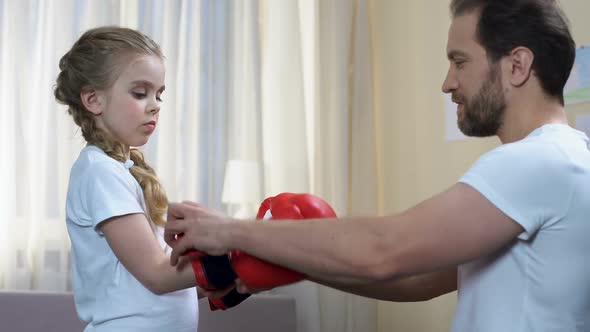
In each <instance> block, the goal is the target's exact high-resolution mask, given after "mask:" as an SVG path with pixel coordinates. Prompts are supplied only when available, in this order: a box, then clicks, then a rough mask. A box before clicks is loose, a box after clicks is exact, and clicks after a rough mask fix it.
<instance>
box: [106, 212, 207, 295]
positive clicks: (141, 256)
mask: <svg viewBox="0 0 590 332" xmlns="http://www.w3.org/2000/svg"><path fill="white" fill-rule="evenodd" d="M98 228H99V230H100V231H102V232H103V234H104V235H105V237H106V239H107V241H108V243H109V245H110V247H111V249H112V250H113V252H114V253H115V255H116V256H117V258H118V259H119V260H120V261H121V263H123V265H124V266H125V268H127V270H128V271H129V272H130V273H131V274H132V275H133V276H134V277H135V278H137V280H139V281H140V282H141V283H142V284H143V285H144V286H145V287H146V288H148V289H149V290H150V291H152V292H153V293H155V294H164V293H169V292H173V291H176V290H180V289H184V288H189V287H194V286H196V284H197V283H196V280H195V274H194V272H193V269H192V267H191V264H190V262H189V261H188V260H186V261H183V262H182V264H179V265H178V266H171V265H170V260H169V257H168V256H167V255H166V253H165V252H164V250H162V247H161V245H160V243H159V242H158V240H157V238H156V237H155V236H154V233H153V231H152V229H151V227H150V224H149V223H148V220H147V219H146V217H145V215H144V214H141V213H136V214H128V215H123V216H117V217H113V218H110V219H108V220H106V221H103V222H102V223H100V224H99V225H98ZM197 293H198V294H199V298H201V297H203V295H204V292H203V291H202V290H201V289H200V288H197Z"/></svg>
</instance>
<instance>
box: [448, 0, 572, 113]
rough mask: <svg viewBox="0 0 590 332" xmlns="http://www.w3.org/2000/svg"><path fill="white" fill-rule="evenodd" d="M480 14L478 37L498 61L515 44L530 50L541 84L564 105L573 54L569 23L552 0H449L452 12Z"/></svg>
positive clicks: (453, 14)
mask: <svg viewBox="0 0 590 332" xmlns="http://www.w3.org/2000/svg"><path fill="white" fill-rule="evenodd" d="M470 12H478V13H479V14H480V17H479V22H478V24H477V40H478V42H479V43H480V44H481V45H482V46H483V47H484V48H485V49H486V52H487V53H488V58H489V59H490V60H491V61H492V62H497V61H498V60H499V59H500V58H501V57H503V56H505V55H508V54H510V52H511V51H512V50H513V49H515V48H516V47H519V46H522V47H526V48H528V49H530V50H531V51H532V52H533V54H534V56H535V58H534V62H533V65H532V69H533V71H534V72H535V73H536V75H537V77H538V78H539V81H540V82H541V87H542V88H543V90H544V91H545V92H546V93H547V94H548V95H550V96H553V97H556V98H558V99H559V100H560V101H561V103H562V105H563V102H564V101H563V88H564V86H565V84H566V82H567V79H568V78H569V75H570V73H571V70H572V66H573V64H574V60H575V57H576V44H575V42H574V40H573V38H572V36H571V33H570V30H569V22H568V20H567V18H566V17H565V15H564V14H563V11H562V10H561V9H560V8H559V6H558V5H557V3H556V1H555V0H452V1H451V14H452V16H453V17H457V16H460V15H463V14H467V13H470Z"/></svg>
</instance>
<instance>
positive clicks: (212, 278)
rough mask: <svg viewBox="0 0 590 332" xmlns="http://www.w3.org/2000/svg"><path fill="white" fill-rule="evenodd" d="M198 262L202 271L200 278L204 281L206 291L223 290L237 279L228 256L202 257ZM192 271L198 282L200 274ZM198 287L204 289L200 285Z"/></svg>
mask: <svg viewBox="0 0 590 332" xmlns="http://www.w3.org/2000/svg"><path fill="white" fill-rule="evenodd" d="M199 261H200V265H201V269H202V276H204V279H206V285H207V286H208V287H207V288H208V289H224V288H226V287H229V286H231V285H232V284H233V283H234V281H235V280H236V279H237V277H238V276H237V275H236V273H235V272H234V269H233V268H232V265H231V262H230V260H229V256H228V255H222V256H203V257H201V258H200V260H199ZM193 269H194V266H193ZM194 270H195V276H196V277H197V281H199V280H198V279H199V273H200V272H198V271H197V269H194ZM201 278H202V277H201ZM201 281H204V280H201ZM200 286H201V287H203V288H205V287H204V285H202V284H200Z"/></svg>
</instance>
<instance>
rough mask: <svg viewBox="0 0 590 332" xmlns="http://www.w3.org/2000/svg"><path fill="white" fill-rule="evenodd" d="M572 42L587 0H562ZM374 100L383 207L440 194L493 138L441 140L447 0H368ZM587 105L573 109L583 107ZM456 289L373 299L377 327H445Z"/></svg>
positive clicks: (433, 330) (586, 27)
mask: <svg viewBox="0 0 590 332" xmlns="http://www.w3.org/2000/svg"><path fill="white" fill-rule="evenodd" d="M562 3H563V7H564V9H565V11H566V14H567V15H568V16H569V17H570V20H571V23H572V29H573V33H574V37H575V38H576V41H577V42H578V43H579V44H580V45H582V44H587V45H590V21H589V20H588V19H587V16H586V15H587V13H590V1H588V0H564V1H562ZM370 4H371V16H372V17H371V19H372V22H373V25H372V34H373V50H374V56H375V59H374V60H375V61H374V66H375V67H374V71H375V93H376V96H375V101H376V108H377V112H378V114H379V118H380V121H379V124H380V128H379V130H380V133H379V136H380V138H381V141H380V142H381V147H380V153H381V160H380V164H381V167H382V169H381V173H382V175H383V179H384V184H383V189H382V192H381V197H382V205H383V211H382V212H383V213H386V214H388V213H395V212H398V211H400V210H402V209H405V208H408V207H410V206H412V205H414V204H416V203H418V202H419V201H421V200H423V199H426V198H428V197H429V196H431V195H433V194H435V193H438V192H440V191H442V190H444V189H446V188H447V187H449V186H450V185H452V184H453V183H455V182H456V180H457V179H458V178H459V177H460V176H461V174H462V173H463V172H465V171H466V170H467V169H468V167H469V166H470V165H471V163H473V162H474V161H475V160H476V159H477V157H478V156H479V155H481V154H482V153H483V152H485V151H488V150H490V149H492V148H493V147H495V146H496V145H497V144H498V143H499V141H498V140H497V139H496V138H489V139H470V140H464V141H451V142H449V141H446V140H445V129H444V100H443V97H442V93H441V91H440V86H441V84H442V81H443V79H444V76H445V74H446V70H447V66H448V63H447V60H446V56H445V44H446V38H447V29H448V26H449V23H450V19H449V14H448V1H445V0H412V1H407V0H370ZM587 110H588V105H582V106H576V107H573V108H572V110H571V112H572V113H575V112H586V111H587ZM455 298H456V293H453V294H449V295H446V296H443V297H441V298H439V299H436V300H434V301H430V302H427V303H417V304H395V303H387V302H380V303H379V322H378V327H379V331H380V332H386V331H387V332H394V331H400V332H413V331H421V332H422V331H424V332H437V331H448V329H449V326H450V323H451V320H452V317H453V312H454V309H455V303H456V301H455Z"/></svg>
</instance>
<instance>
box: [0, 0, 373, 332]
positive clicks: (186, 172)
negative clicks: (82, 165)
mask: <svg viewBox="0 0 590 332" xmlns="http://www.w3.org/2000/svg"><path fill="white" fill-rule="evenodd" d="M367 7H368V3H367V0H322V1H315V0H266V1H264V0H244V1H236V0H233V1H232V0H201V1H190V0H185V1H181V0H177V1H156V0H152V1H147V0H146V1H137V0H136V1H134V0H109V1H76V0H59V1H55V0H53V1H49V0H46V1H43V0H37V1H33V0H25V1H16V0H0V108H1V109H0V135H1V136H0V148H1V150H0V152H1V154H0V155H1V160H0V186H1V188H2V189H3V190H2V191H1V195H2V196H1V198H0V229H1V232H0V259H1V261H0V288H7V289H31V290H49V291H67V290H69V289H70V285H69V283H70V281H69V265H68V262H69V239H68V236H67V232H66V230H65V225H64V205H65V202H64V201H65V192H66V188H67V182H68V173H69V169H70V166H71V164H72V162H73V161H74V160H75V158H76V156H77V154H78V152H79V150H80V149H81V147H82V146H83V139H82V138H81V135H80V132H79V131H78V130H77V128H76V127H75V126H74V124H73V121H72V120H71V118H70V117H69V116H68V115H67V114H66V111H65V108H64V107H63V106H60V105H58V104H57V103H56V102H55V101H54V98H53V95H52V86H53V84H54V80H55V77H56V75H57V69H58V68H57V63H58V60H59V57H60V56H61V55H62V54H64V53H65V52H66V51H67V50H68V48H69V47H70V46H71V44H72V43H73V42H74V41H75V40H76V38H77V37H78V36H79V35H80V34H81V33H82V32H83V31H85V30H86V29H88V28H91V27H95V26H99V25H106V24H112V25H123V26H128V27H131V28H136V29H139V30H141V31H143V32H145V33H147V34H148V35H150V36H151V37H152V38H154V40H156V42H158V43H159V44H160V45H162V48H163V51H164V54H165V55H166V58H167V59H166V67H167V77H166V87H167V88H166V93H165V94H164V105H163V110H162V112H161V115H160V126H159V128H158V130H157V131H156V133H155V134H154V136H153V137H152V139H151V140H150V142H149V143H148V145H146V146H145V147H144V148H143V150H144V152H145V153H146V157H147V159H148V161H150V163H151V164H152V165H153V166H154V167H155V168H156V170H157V172H158V174H159V176H160V178H161V179H162V182H163V183H164V186H165V188H166V190H167V192H168V195H169V197H170V199H171V200H182V199H190V200H195V201H199V202H201V203H203V204H206V205H208V206H211V207H214V208H218V209H225V208H226V206H225V205H224V204H222V202H221V193H222V190H223V180H224V170H225V165H226V162H227V161H228V160H230V159H238V160H248V161H255V162H257V163H258V164H259V165H260V166H261V168H260V169H261V175H262V176H261V177H260V179H261V183H260V186H261V188H263V191H262V196H270V195H275V194H277V193H279V192H284V191H292V192H313V193H316V194H318V195H320V196H322V197H323V198H325V199H326V200H327V201H329V202H330V203H331V204H332V205H333V206H334V207H335V209H336V211H337V212H338V213H339V214H340V215H351V214H356V215H362V214H377V213H379V212H380V205H379V204H378V200H379V197H380V195H379V192H380V189H379V177H380V176H379V170H378V167H377V165H378V163H377V161H378V160H379V156H378V153H377V151H379V149H378V146H377V142H376V140H375V137H376V132H375V128H376V126H375V121H378V119H377V116H376V115H375V113H374V108H373V104H372V81H373V79H372V72H373V69H372V66H371V63H372V54H371V48H372V47H371V39H370V36H371V32H370V17H369V14H368V13H369V11H368V8H367ZM262 198H264V197H259V198H257V200H258V199H259V200H261V199H262ZM276 292H277V293H285V294H291V295H292V296H294V297H295V298H296V300H297V315H298V329H299V331H306V332H314V331H369V332H370V331H376V325H377V313H376V302H375V301H370V300H366V299H363V298H360V297H356V296H352V295H348V294H344V293H341V292H338V291H335V290H332V289H328V288H325V287H321V286H318V285H315V284H312V283H309V282H302V283H299V284H296V285H293V286H289V287H284V288H281V289H279V290H277V291H276Z"/></svg>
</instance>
